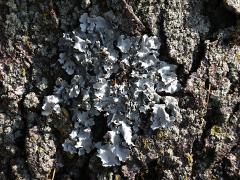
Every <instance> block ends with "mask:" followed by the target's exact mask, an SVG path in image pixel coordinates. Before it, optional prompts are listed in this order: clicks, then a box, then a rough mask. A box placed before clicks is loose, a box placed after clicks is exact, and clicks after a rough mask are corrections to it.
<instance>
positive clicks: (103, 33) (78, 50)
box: [42, 13, 181, 167]
mask: <svg viewBox="0 0 240 180" xmlns="http://www.w3.org/2000/svg"><path fill="white" fill-rule="evenodd" d="M160 45H161V43H160V40H159V39H158V38H157V37H156V36H151V37H149V36H148V35H143V36H135V37H134V36H128V35H126V34H122V33H121V32H120V31H118V30H116V29H114V27H113V26H112V25H111V23H109V22H108V21H107V20H106V19H105V18H104V17H101V16H96V17H92V16H89V15H88V14H87V13H84V14H83V15H82V16H81V17H80V27H79V29H77V30H74V31H72V32H70V33H65V34H64V35H63V38H62V39H61V40H60V41H59V48H60V51H61V53H60V55H59V60H58V61H59V63H60V64H61V65H62V68H63V69H64V70H65V71H66V73H67V74H68V75H71V76H72V80H71V83H70V84H69V83H68V82H67V81H65V80H63V79H61V78H59V79H57V80H56V85H55V88H54V94H53V95H51V96H47V97H45V100H44V105H43V107H42V109H43V113H42V115H45V116H48V115H51V114H52V113H58V112H59V111H60V110H61V106H64V107H66V105H67V106H68V107H71V108H69V111H71V114H72V122H73V124H74V129H73V130H72V132H71V133H70V135H69V138H68V139H66V140H65V142H64V144H63V149H64V150H65V151H67V152H70V153H78V154H79V155H84V154H85V153H89V152H91V150H93V149H94V148H97V153H98V154H97V156H98V157H100V159H101V161H102V165H103V166H105V167H108V166H115V165H120V163H121V162H124V161H126V160H127V159H128V158H129V157H130V154H131V147H133V146H134V143H133V142H134V137H135V136H136V134H137V133H138V131H139V124H140V122H141V115H142V114H150V118H149V121H152V123H151V124H152V125H151V128H152V130H155V129H158V128H168V127H169V126H171V124H172V123H173V122H174V121H175V119H176V118H180V119H181V115H180V112H179V111H180V110H179V107H178V101H177V99H176V98H174V97H172V96H166V97H162V96H161V95H159V94H161V93H167V94H172V93H174V92H176V91H178V90H179V88H180V84H179V83H178V80H177V75H176V73H175V70H176V66H175V65H172V64H168V63H167V62H165V61H162V60H161V59H160V57H159V56H160V54H159V49H160ZM100 115H104V117H105V118H106V119H107V123H106V124H107V129H108V131H107V133H106V135H105V136H104V137H103V138H102V139H104V140H103V141H97V142H95V140H94V139H93V136H92V133H93V132H92V131H93V126H94V124H95V123H96V121H100V120H101V118H98V117H100Z"/></svg>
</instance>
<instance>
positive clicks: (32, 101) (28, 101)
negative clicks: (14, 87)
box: [23, 92, 39, 108]
mask: <svg viewBox="0 0 240 180" xmlns="http://www.w3.org/2000/svg"><path fill="white" fill-rule="evenodd" d="M38 104H39V100H38V97H37V96H36V94H35V93H34V92H30V93H29V94H27V95H26V97H25V99H24V102H23V105H24V106H25V107H26V108H33V107H34V108H36V107H37V105H38Z"/></svg>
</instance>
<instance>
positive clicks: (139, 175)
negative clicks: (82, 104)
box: [0, 0, 240, 180]
mask: <svg viewBox="0 0 240 180" xmlns="http://www.w3.org/2000/svg"><path fill="white" fill-rule="evenodd" d="M239 7H240V2H239V1H238V0H82V1H79V0H21V1H18V0H0V32H1V34H0V152H1V153H0V179H3V180H5V179H6V180H8V179H68V180H70V179H73V180H74V179H116V180H117V179H147V180H149V179H179V180H188V179H239V178H240V159H239V157H240V146H239V145H240V140H239V137H240V129H239V128H240V127H239V125H240V124H239V121H240V10H239ZM110 10H112V12H114V15H115V16H116V17H117V23H118V27H117V28H119V30H120V31H122V32H124V33H127V34H129V35H142V34H148V35H149V36H150V35H156V36H158V37H159V38H160V39H161V49H160V55H161V56H162V57H164V58H166V61H169V62H170V63H173V64H176V65H177V66H178V69H177V76H178V79H179V82H180V83H181V85H182V89H181V90H180V91H179V92H177V93H175V94H173V96H174V97H177V98H178V99H179V106H180V109H181V114H182V121H181V122H179V121H176V122H175V124H174V129H173V130H168V129H159V130H156V131H153V132H152V133H150V134H148V135H146V134H145V135H139V136H138V137H137V140H136V141H135V147H134V148H133V149H132V151H133V152H134V154H135V156H133V157H132V159H131V160H129V161H127V162H125V163H123V164H122V165H121V166H117V167H111V168H104V167H102V165H101V161H100V159H99V158H98V157H97V156H96V153H95V152H91V153H90V154H88V155H84V156H78V155H74V154H73V155H72V154H69V153H66V152H64V151H63V148H62V143H63V142H64V139H65V138H66V137H67V135H68V134H69V132H71V128H72V126H73V124H72V122H71V114H68V112H67V111H66V110H65V109H64V108H63V109H62V111H63V112H62V113H61V114H54V115H52V116H50V117H45V116H42V115H41V110H42V109H41V108H42V104H43V98H44V96H46V95H49V94H51V93H52V92H53V88H54V84H55V81H56V79H57V78H59V77H61V78H62V79H65V80H68V81H69V80H70V76H69V75H67V74H66V73H65V71H64V70H62V68H61V66H60V64H58V62H57V59H58V55H59V49H58V42H59V39H60V38H61V37H62V34H63V33H64V32H69V31H72V30H73V29H75V28H77V27H78V26H79V17H80V16H81V15H82V14H83V13H85V12H88V13H89V14H91V15H102V14H104V13H105V12H107V11H110ZM163 95H164V94H163ZM104 123H105V122H104ZM104 123H100V124H99V128H101V125H102V124H104Z"/></svg>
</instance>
